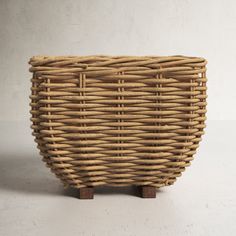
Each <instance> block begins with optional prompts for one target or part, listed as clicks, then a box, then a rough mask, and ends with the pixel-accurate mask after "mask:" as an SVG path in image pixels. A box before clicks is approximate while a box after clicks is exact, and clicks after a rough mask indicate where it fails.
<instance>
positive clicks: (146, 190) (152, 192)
mask: <svg viewBox="0 0 236 236" xmlns="http://www.w3.org/2000/svg"><path fill="white" fill-rule="evenodd" d="M140 192H141V197H142V198H156V188H155V187H152V186H140Z"/></svg>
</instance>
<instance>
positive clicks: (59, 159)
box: [29, 56, 206, 190]
mask: <svg viewBox="0 0 236 236" xmlns="http://www.w3.org/2000/svg"><path fill="white" fill-rule="evenodd" d="M29 63H30V64H31V66H32V67H31V68H30V71H31V72H33V78H32V95H31V104H30V105H31V114H32V118H31V121H32V123H33V124H32V129H33V135H34V136H35V138H36V139H35V140H36V142H37V144H38V148H39V149H40V153H41V155H42V156H43V160H44V161H45V162H46V163H47V165H48V166H49V167H50V168H51V170H52V171H53V172H54V173H55V174H56V176H57V177H59V178H60V179H61V180H62V182H63V183H64V184H65V185H67V186H73V187H76V188H79V189H81V188H82V189H86V188H87V189H88V187H90V188H91V187H94V186H99V185H112V186H127V185H136V186H147V187H154V188H159V187H162V186H165V185H171V184H173V183H174V181H175V180H176V177H178V176H180V175H181V172H183V171H184V170H185V167H187V166H189V164H190V162H191V160H192V159H193V155H194V154H195V152H196V149H197V147H198V144H199V141H200V140H201V136H202V134H203V129H204V127H205V125H204V122H205V113H206V75H205V72H206V68H205V65H206V60H205V59H203V58H197V57H185V56H171V57H154V56H147V57H133V56H118V57H110V56H63V57H61V56H59V57H52V56H36V57H33V58H31V59H30V62H29ZM149 190H150V189H149Z"/></svg>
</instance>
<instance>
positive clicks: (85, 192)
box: [79, 187, 94, 199]
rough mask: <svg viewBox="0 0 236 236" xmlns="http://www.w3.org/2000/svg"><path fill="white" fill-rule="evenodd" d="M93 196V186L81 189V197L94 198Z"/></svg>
mask: <svg viewBox="0 0 236 236" xmlns="http://www.w3.org/2000/svg"><path fill="white" fill-rule="evenodd" d="M93 196H94V188H93V187H85V188H80V189H79V199H93Z"/></svg>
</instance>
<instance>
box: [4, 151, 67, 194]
mask: <svg viewBox="0 0 236 236" xmlns="http://www.w3.org/2000/svg"><path fill="white" fill-rule="evenodd" d="M32 155H34V156H29V154H27V155H24V154H21V153H5V154H2V156H1V158H0V190H1V191H8V192H9V191H10V192H18V193H26V194H27V193H30V194H41V195H61V194H63V191H64V188H63V186H62V185H61V184H60V182H59V180H58V179H56V178H55V176H54V175H53V174H52V173H50V171H49V169H48V168H46V167H45V165H44V163H43V162H42V161H41V158H40V156H39V155H37V156H36V155H35V154H33V153H32Z"/></svg>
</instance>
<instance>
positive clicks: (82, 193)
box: [78, 186, 156, 199]
mask: <svg viewBox="0 0 236 236" xmlns="http://www.w3.org/2000/svg"><path fill="white" fill-rule="evenodd" d="M137 188H138V193H139V194H138V195H139V196H140V197H142V198H156V188H155V187H152V186H138V187H137ZM78 192H79V199H93V198H94V188H93V187H84V188H80V189H78Z"/></svg>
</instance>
